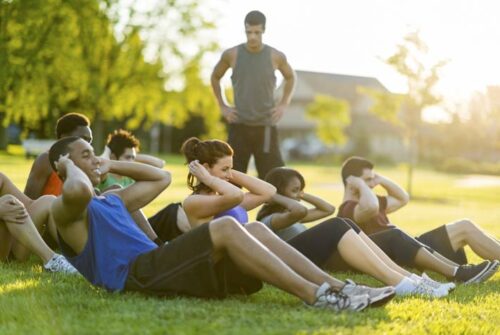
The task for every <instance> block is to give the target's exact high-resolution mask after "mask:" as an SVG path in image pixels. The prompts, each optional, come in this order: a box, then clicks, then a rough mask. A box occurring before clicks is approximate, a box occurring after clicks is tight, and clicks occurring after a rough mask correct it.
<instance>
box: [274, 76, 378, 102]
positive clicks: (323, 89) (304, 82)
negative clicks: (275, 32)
mask: <svg viewBox="0 0 500 335" xmlns="http://www.w3.org/2000/svg"><path fill="white" fill-rule="evenodd" d="M295 73H296V75H297V80H296V87H295V92H294V94H293V100H295V101H312V100H314V97H315V96H316V95H317V94H326V95H331V96H333V97H336V98H340V99H344V100H347V101H348V102H349V103H350V104H351V106H353V107H354V106H357V105H358V100H359V99H360V98H366V97H365V96H362V95H361V94H360V93H358V92H357V89H358V87H368V88H374V89H378V90H381V91H384V92H388V90H387V89H386V88H385V87H384V85H382V84H381V83H380V81H378V79H376V78H373V77H362V76H353V75H345V74H337V73H322V72H311V71H302V70H297V71H295ZM282 86H283V84H282V85H280V87H279V89H278V90H279V91H281V90H282V89H283V87H282Z"/></svg>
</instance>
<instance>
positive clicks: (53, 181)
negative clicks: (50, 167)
mask: <svg viewBox="0 0 500 335" xmlns="http://www.w3.org/2000/svg"><path fill="white" fill-rule="evenodd" d="M62 186H63V182H62V180H61V178H59V176H58V175H57V173H55V172H54V171H52V173H51V174H50V176H49V179H47V183H45V186H44V187H43V190H42V194H43V195H46V194H53V195H55V196H58V195H61V193H62Z"/></svg>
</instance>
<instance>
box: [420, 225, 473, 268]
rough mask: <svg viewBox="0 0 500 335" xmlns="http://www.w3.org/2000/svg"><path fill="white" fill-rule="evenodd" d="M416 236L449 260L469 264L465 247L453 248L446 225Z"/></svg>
mask: <svg viewBox="0 0 500 335" xmlns="http://www.w3.org/2000/svg"><path fill="white" fill-rule="evenodd" d="M415 238H416V239H417V240H418V241H420V242H422V243H423V244H425V245H427V246H429V247H431V248H432V249H434V250H435V251H437V252H438V253H440V254H441V255H443V256H444V257H446V258H448V259H449V260H451V261H453V262H455V263H457V264H460V265H462V264H467V256H466V255H465V250H464V248H460V249H458V250H457V251H455V250H453V247H452V246H451V243H450V238H449V236H448V231H447V230H446V226H444V225H443V226H441V227H438V228H436V229H433V230H431V231H429V232H427V233H424V234H422V235H420V236H418V237H415Z"/></svg>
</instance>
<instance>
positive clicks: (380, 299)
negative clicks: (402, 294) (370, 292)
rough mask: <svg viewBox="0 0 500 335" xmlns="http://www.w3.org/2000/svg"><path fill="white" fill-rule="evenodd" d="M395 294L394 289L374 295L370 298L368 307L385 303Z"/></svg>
mask: <svg viewBox="0 0 500 335" xmlns="http://www.w3.org/2000/svg"><path fill="white" fill-rule="evenodd" d="M395 296H396V291H391V292H388V293H384V294H380V295H378V296H376V297H373V298H370V307H380V306H384V305H385V304H387V303H388V302H389V301H391V300H392V299H393V298H394V297H395Z"/></svg>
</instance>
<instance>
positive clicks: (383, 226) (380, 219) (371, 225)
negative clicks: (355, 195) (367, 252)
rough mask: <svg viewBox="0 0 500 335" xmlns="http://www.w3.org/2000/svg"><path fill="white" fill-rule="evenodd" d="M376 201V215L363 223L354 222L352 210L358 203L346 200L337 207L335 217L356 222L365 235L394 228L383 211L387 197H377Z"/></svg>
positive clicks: (385, 207)
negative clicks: (337, 210)
mask: <svg viewBox="0 0 500 335" xmlns="http://www.w3.org/2000/svg"><path fill="white" fill-rule="evenodd" d="M377 199H378V214H377V215H375V216H374V217H372V218H371V219H369V220H368V221H365V222H363V223H360V222H356V221H355V220H354V208H355V207H356V205H357V204H358V201H354V200H348V201H346V202H344V203H343V204H342V205H340V207H339V212H338V214H337V216H339V217H342V218H348V219H351V220H352V221H354V222H356V224H357V225H358V226H359V228H361V230H362V231H363V232H364V233H365V234H367V235H370V234H374V233H377V232H379V231H383V230H387V229H390V228H394V227H395V226H394V225H393V224H392V223H391V222H390V221H389V218H388V217H387V215H386V214H385V210H386V209H387V197H381V196H377Z"/></svg>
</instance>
